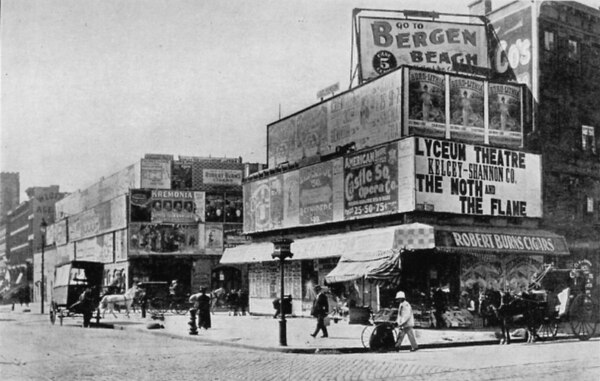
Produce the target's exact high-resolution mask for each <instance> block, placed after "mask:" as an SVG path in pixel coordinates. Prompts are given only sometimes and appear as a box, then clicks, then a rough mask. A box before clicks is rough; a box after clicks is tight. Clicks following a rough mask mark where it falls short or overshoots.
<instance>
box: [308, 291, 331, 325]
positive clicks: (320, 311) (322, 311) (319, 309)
mask: <svg viewBox="0 0 600 381" xmlns="http://www.w3.org/2000/svg"><path fill="white" fill-rule="evenodd" d="M315 293H316V294H317V297H316V298H315V301H314V302H313V307H312V311H311V315H312V316H314V317H316V318H317V328H316V329H315V332H314V333H312V334H311V336H312V337H316V336H317V334H318V333H319V331H320V330H322V331H323V336H321V337H328V334H327V327H326V326H325V317H326V316H327V314H328V313H329V302H328V301H327V295H325V293H324V292H323V289H322V288H321V286H315Z"/></svg>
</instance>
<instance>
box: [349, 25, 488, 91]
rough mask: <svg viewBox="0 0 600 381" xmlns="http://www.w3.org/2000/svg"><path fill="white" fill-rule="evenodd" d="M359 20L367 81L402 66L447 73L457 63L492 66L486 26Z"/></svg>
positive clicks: (361, 63)
mask: <svg viewBox="0 0 600 381" xmlns="http://www.w3.org/2000/svg"><path fill="white" fill-rule="evenodd" d="M358 20H359V28H360V33H359V37H358V45H359V53H360V66H361V74H362V78H363V80H368V79H372V78H374V77H377V76H379V75H381V74H384V73H386V72H388V71H390V70H393V69H395V68H397V67H399V66H401V65H413V66H422V67H428V68H430V69H436V70H444V71H449V70H451V69H452V65H453V64H465V65H468V66H474V67H489V62H488V56H487V39H486V33H485V27H484V26H483V25H476V24H458V23H449V22H440V21H424V20H411V19H405V18H383V17H359V18H358Z"/></svg>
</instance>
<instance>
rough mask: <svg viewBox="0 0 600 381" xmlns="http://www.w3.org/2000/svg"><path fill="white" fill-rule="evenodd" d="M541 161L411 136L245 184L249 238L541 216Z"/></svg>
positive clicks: (510, 152)
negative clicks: (378, 223)
mask: <svg viewBox="0 0 600 381" xmlns="http://www.w3.org/2000/svg"><path fill="white" fill-rule="evenodd" d="M541 203H542V202H541V163H540V157H539V155H534V154H530V153H525V152H521V151H517V150H511V149H502V148H494V147H489V146H479V145H472V144H467V143H460V142H453V141H448V140H438V139H433V138H424V137H407V138H404V139H402V140H399V141H397V142H393V143H388V144H383V145H380V146H377V147H374V148H370V149H365V150H361V151H358V152H354V153H351V154H349V155H346V156H345V157H343V158H336V159H333V160H331V161H328V162H323V163H318V164H315V165H312V166H308V167H303V168H300V169H298V170H294V171H290V172H286V173H283V174H278V175H275V176H272V177H270V178H265V179H260V180H257V181H252V182H248V183H246V184H244V213H245V216H244V217H245V218H244V231H245V232H255V231H266V230H271V229H279V228H287V227H293V226H304V225H316V224H322V223H327V222H335V221H343V220H351V219H359V218H367V217H373V216H378V215H386V214H394V213H405V212H410V211H414V210H427V211H435V212H444V213H456V214H469V215H487V216H510V217H541V214H542V204H541Z"/></svg>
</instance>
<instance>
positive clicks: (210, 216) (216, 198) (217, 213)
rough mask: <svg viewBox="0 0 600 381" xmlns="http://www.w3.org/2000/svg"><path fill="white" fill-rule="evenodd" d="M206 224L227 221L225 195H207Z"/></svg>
mask: <svg viewBox="0 0 600 381" xmlns="http://www.w3.org/2000/svg"><path fill="white" fill-rule="evenodd" d="M205 198H206V200H205V201H206V203H205V205H206V206H205V208H206V209H205V213H206V214H205V215H206V222H223V221H224V220H225V213H224V211H225V198H224V194H223V193H207V194H206V195H205Z"/></svg>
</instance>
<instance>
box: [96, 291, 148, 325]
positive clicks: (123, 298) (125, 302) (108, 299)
mask: <svg viewBox="0 0 600 381" xmlns="http://www.w3.org/2000/svg"><path fill="white" fill-rule="evenodd" d="M139 292H140V289H139V288H138V287H137V285H135V284H134V285H133V286H132V287H131V288H130V289H129V290H127V291H126V292H125V294H122V295H118V294H117V295H115V294H113V295H104V297H102V299H101V300H100V304H99V305H98V309H99V310H101V311H102V318H104V315H105V314H106V310H109V311H110V312H111V313H112V314H113V316H114V317H117V315H116V314H115V306H117V305H118V306H123V307H125V314H126V316H127V317H129V310H130V309H131V306H132V304H133V301H134V299H135V298H136V296H137V294H138V293H139Z"/></svg>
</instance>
